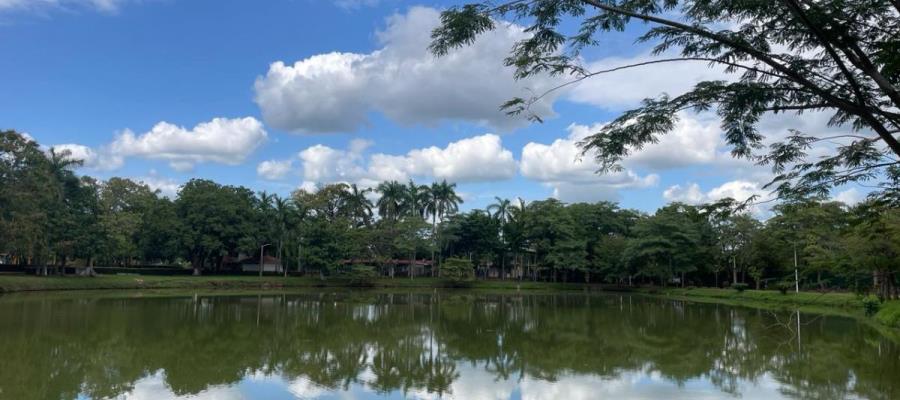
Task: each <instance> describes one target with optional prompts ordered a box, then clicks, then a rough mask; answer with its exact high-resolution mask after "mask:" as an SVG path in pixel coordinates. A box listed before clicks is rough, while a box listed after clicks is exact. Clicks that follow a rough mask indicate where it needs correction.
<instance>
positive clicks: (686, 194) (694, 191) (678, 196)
mask: <svg viewBox="0 0 900 400" xmlns="http://www.w3.org/2000/svg"><path fill="white" fill-rule="evenodd" d="M663 198H664V199H666V200H668V201H677V202H680V203H686V204H701V203H703V202H704V201H705V199H706V194H705V193H703V191H702V190H700V185H698V184H696V183H690V184H688V185H687V186H685V187H682V186H681V185H673V186H669V187H668V188H667V189H666V190H665V191H663Z"/></svg>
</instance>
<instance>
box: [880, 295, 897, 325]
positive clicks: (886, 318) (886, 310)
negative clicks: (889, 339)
mask: <svg viewBox="0 0 900 400" xmlns="http://www.w3.org/2000/svg"><path fill="white" fill-rule="evenodd" d="M875 320H876V321H878V322H879V323H880V324H882V325H885V326H891V327H894V328H900V301H889V302H885V303H884V304H883V306H882V307H881V309H880V310H879V311H878V313H877V314H875Z"/></svg>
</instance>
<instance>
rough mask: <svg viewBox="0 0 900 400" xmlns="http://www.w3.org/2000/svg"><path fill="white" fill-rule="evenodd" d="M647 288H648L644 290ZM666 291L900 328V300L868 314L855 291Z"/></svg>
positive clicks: (683, 296)
mask: <svg viewBox="0 0 900 400" xmlns="http://www.w3.org/2000/svg"><path fill="white" fill-rule="evenodd" d="M644 292H647V291H644ZM657 294H662V295H665V296H667V297H671V298H678V299H684V300H692V301H699V302H710V303H719V304H728V305H738V306H748V307H758V308H790V309H799V310H802V311H807V312H814V313H821V314H838V315H847V316H851V317H859V318H865V319H866V320H870V321H872V320H874V322H876V323H877V324H879V325H882V326H886V327H891V328H900V300H892V301H887V302H885V303H883V304H881V307H880V309H879V310H878V312H877V313H876V314H875V315H874V316H872V317H871V318H868V317H866V316H865V315H864V309H863V304H862V301H861V300H860V298H859V296H857V295H856V294H853V293H839V292H830V293H817V292H800V293H794V292H788V293H786V294H781V293H780V292H778V291H774V290H746V291H743V292H738V291H736V290H732V289H713V288H697V289H666V290H660V291H658V293H657Z"/></svg>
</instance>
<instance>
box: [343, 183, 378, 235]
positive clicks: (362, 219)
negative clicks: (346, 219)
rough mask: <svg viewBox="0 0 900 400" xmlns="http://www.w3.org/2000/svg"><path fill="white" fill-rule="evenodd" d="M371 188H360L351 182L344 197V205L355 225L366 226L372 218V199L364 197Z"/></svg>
mask: <svg viewBox="0 0 900 400" xmlns="http://www.w3.org/2000/svg"><path fill="white" fill-rule="evenodd" d="M371 191H372V189H360V188H359V187H357V186H356V184H355V183H354V184H351V185H350V186H349V187H348V189H347V193H346V199H344V206H345V207H346V208H347V210H348V212H349V213H350V215H351V216H352V218H353V220H355V221H356V222H357V225H359V224H362V225H366V226H368V225H369V224H370V223H371V220H372V201H371V200H369V198H368V197H366V195H367V194H369V192H371Z"/></svg>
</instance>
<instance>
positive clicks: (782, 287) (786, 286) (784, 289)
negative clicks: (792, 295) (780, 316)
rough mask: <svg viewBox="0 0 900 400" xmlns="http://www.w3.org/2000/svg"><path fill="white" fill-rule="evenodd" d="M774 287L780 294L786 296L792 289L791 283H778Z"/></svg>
mask: <svg viewBox="0 0 900 400" xmlns="http://www.w3.org/2000/svg"><path fill="white" fill-rule="evenodd" d="M775 287H776V288H778V291H779V292H781V294H787V293H788V292H789V291H790V290H791V289H793V288H794V284H793V283H791V282H778V283H777V284H776V285H775Z"/></svg>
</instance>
